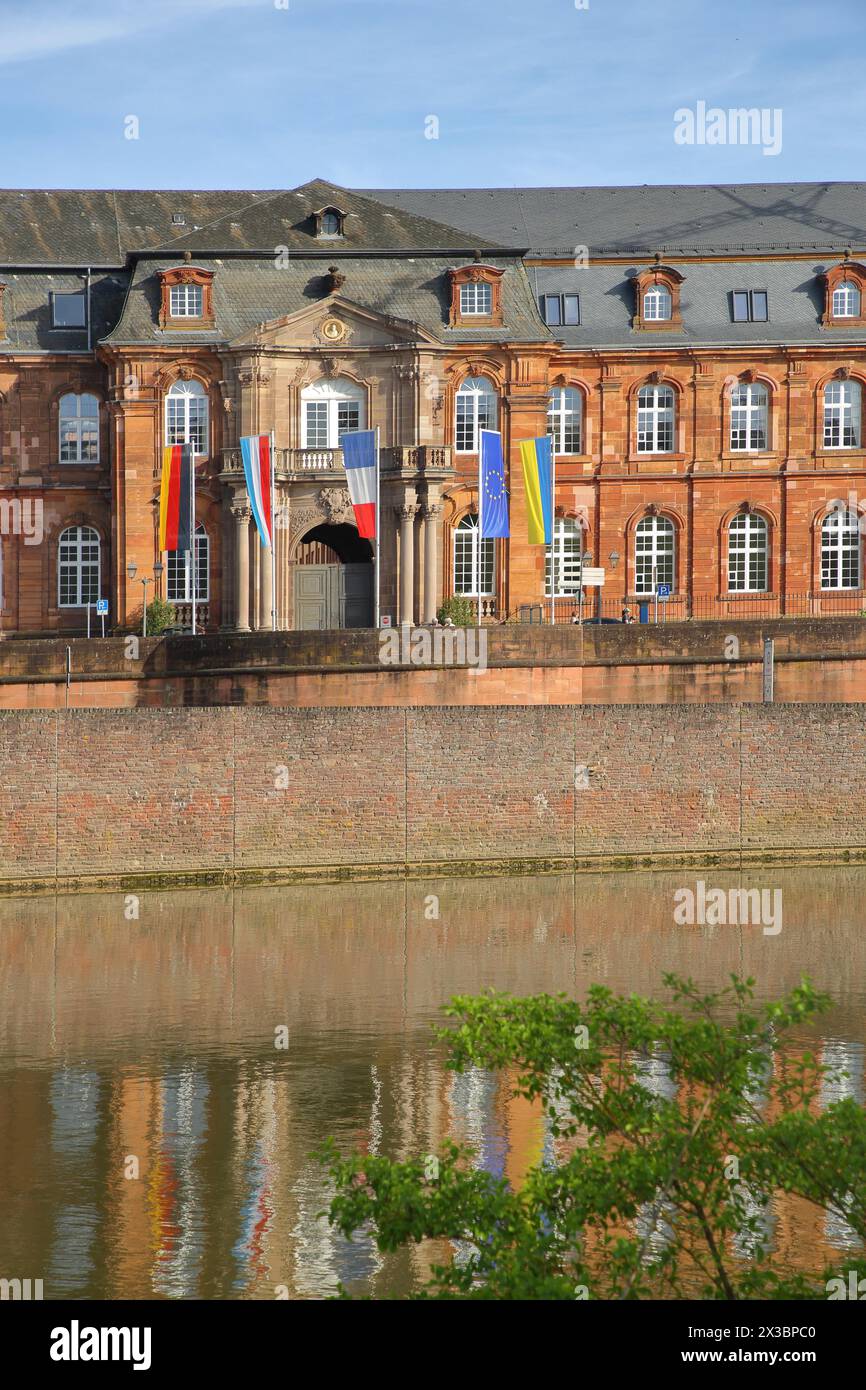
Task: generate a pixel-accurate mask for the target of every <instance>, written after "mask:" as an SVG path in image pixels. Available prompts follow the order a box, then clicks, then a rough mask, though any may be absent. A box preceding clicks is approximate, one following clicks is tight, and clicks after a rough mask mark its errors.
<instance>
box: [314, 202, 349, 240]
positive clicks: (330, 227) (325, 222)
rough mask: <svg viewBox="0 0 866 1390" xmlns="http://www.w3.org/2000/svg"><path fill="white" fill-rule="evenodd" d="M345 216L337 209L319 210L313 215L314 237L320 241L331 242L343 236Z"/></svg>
mask: <svg viewBox="0 0 866 1390" xmlns="http://www.w3.org/2000/svg"><path fill="white" fill-rule="evenodd" d="M345 221H346V214H345V213H344V212H341V210H340V209H339V208H319V210H318V212H314V213H313V222H314V224H315V231H316V236H317V237H318V238H319V240H320V241H333V240H334V238H335V237H341V236H342V235H343V227H344V223H345Z"/></svg>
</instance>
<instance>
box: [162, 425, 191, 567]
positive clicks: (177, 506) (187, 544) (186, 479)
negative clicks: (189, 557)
mask: <svg viewBox="0 0 866 1390" xmlns="http://www.w3.org/2000/svg"><path fill="white" fill-rule="evenodd" d="M194 486H195V468H194V464H193V452H192V445H191V444H170V445H169V446H168V447H167V448H165V449H163V451H162V484H161V486H160V489H159V548H160V550H180V551H184V550H191V549H192V515H193V492H192V490H193V487H194Z"/></svg>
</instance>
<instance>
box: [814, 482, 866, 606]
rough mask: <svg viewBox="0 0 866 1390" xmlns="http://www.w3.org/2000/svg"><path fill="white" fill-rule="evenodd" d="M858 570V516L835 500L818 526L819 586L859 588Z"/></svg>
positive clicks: (859, 570)
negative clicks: (819, 553) (819, 531)
mask: <svg viewBox="0 0 866 1390" xmlns="http://www.w3.org/2000/svg"><path fill="white" fill-rule="evenodd" d="M861 569H862V565H861V558H860V518H859V516H858V515H857V513H856V512H855V511H852V510H851V509H850V508H848V507H846V506H845V505H844V503H841V502H840V503H837V504H836V505H835V506H834V508H833V510H832V511H831V512H828V513H827V515H826V516H825V518H824V521H823V524H822V526H821V588H822V589H859V588H860V574H861Z"/></svg>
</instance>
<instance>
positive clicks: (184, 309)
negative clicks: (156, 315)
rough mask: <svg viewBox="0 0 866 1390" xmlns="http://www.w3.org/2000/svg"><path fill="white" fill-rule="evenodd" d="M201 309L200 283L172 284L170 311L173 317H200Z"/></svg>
mask: <svg viewBox="0 0 866 1390" xmlns="http://www.w3.org/2000/svg"><path fill="white" fill-rule="evenodd" d="M201 310H202V287H201V285H172V287H171V296H170V313H171V317H172V318H173V319H200V318H201Z"/></svg>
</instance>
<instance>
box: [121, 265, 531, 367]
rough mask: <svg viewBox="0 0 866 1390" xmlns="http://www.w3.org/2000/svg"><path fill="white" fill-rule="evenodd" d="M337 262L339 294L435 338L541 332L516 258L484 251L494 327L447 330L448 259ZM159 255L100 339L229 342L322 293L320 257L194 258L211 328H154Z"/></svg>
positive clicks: (139, 274)
mask: <svg viewBox="0 0 866 1390" xmlns="http://www.w3.org/2000/svg"><path fill="white" fill-rule="evenodd" d="M334 259H335V261H336V262H337V263H339V264H340V267H341V269H342V270H343V271H344V273H345V275H346V282H345V284H344V285H343V286H342V288H341V289H340V291H339V294H340V298H341V299H343V300H348V301H350V302H351V303H354V304H358V305H360V306H361V307H362V308H366V309H371V310H373V311H374V312H375V313H378V314H387V315H390V316H392V317H393V318H397V319H403V320H404V321H406V322H409V323H413V324H418V325H419V326H420V327H421V328H422V329H423V330H425V331H426V332H427V333H429V334H430V335H431V336H433V337H434V338H437V339H439V341H441V342H443V343H448V342H472V341H475V340H479V339H483V340H490V339H493V340H494V341H496V340H500V341H515V340H516V341H524V342H526V341H529V342H539V341H543V340H544V339H546V338H549V337H550V336H551V335H550V330H549V329H547V328H546V327H545V325H544V324H543V323H542V321H541V318H540V316H539V314H538V310H537V307H536V303H535V299H534V296H533V293H532V290H531V288H530V284H529V280H528V278H527V275H526V268H525V266H524V265H523V262H522V261H521V260H520V258H519V257H503V256H495V255H493V256H486V257H485V260H486V261H487V262H488V263H489V264H491V265H498V266H501V267H502V268H503V269H504V270H505V274H504V276H503V279H502V304H503V316H504V319H505V324H506V326H505V327H504V328H501V329H489V328H483V329H481V328H479V329H474V330H469V329H456V328H454V329H452V328H449V327H448V306H449V302H450V295H449V288H448V281H447V277H446V274H445V272H446V271H447V270H448V269H449V268H451V267H452V266H454V265H455V264H456V262H455V261H454V260H453V259H448V258H445V257H422V258H419V259H418V260H413V259H408V258H403V257H401V258H399V259H389V258H387V257H384V256H383V257H375V258H363V259H358V260H352V259H348V258H347V259H345V260H343V261H340V258H339V257H338V256H337V257H335V258H334ZM167 264H171V263H170V262H166V261H164V260H158V261H157V260H145V259H142V260H140V261H139V262H138V264H137V265H136V268H135V273H134V276H133V280H132V284H131V286H130V291H129V295H128V298H127V301H126V304H125V307H124V312H123V315H122V317H121V319H120V322H119V323H118V324H117V327H116V328H115V329H114V330H113V332H111V333H110V334H109V335H108V337H107V340H106V341H107V342H109V343H113V344H118V343H135V342H150V343H163V344H171V345H177V344H188V343H217V342H229V341H232V340H233V339H236V338H241V337H243V336H246V335H248V334H250V333H251V332H252V331H253V330H254V329H255V328H256V327H257V325H258V324H260V323H265V322H268V321H270V320H273V319H278V318H281V317H282V316H283V315H286V314H294V313H297V312H298V311H299V310H302V309H304V308H308V307H309V306H310V305H313V304H316V303H318V302H320V301H322V300H323V299H325V298H326V297H327V294H328V290H327V287H326V285H325V283H324V271H325V264H326V263H325V262H323V261H321V260H318V259H311V258H310V257H302V256H297V257H290V258H289V261H288V265H287V266H286V267H285V268H282V267H278V266H277V264H276V262H275V259H274V257H268V258H267V259H265V258H261V259H251V258H245V259H242V260H232V259H218V260H208V259H206V258H202V257H196V259H195V264H196V265H198V266H201V268H202V269H204V270H212V271H214V272H215V275H214V282H213V285H214V290H213V295H214V316H215V319H216V331H214V332H207V333H201V334H199V333H192V332H191V331H190V330H189V329H183V330H181V331H180V332H176V331H174V332H172V331H169V330H163V329H161V328H160V327H159V322H158V313H159V298H160V296H159V276H158V272H159V271H160V270H164V269H165V268H166V265H167Z"/></svg>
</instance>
